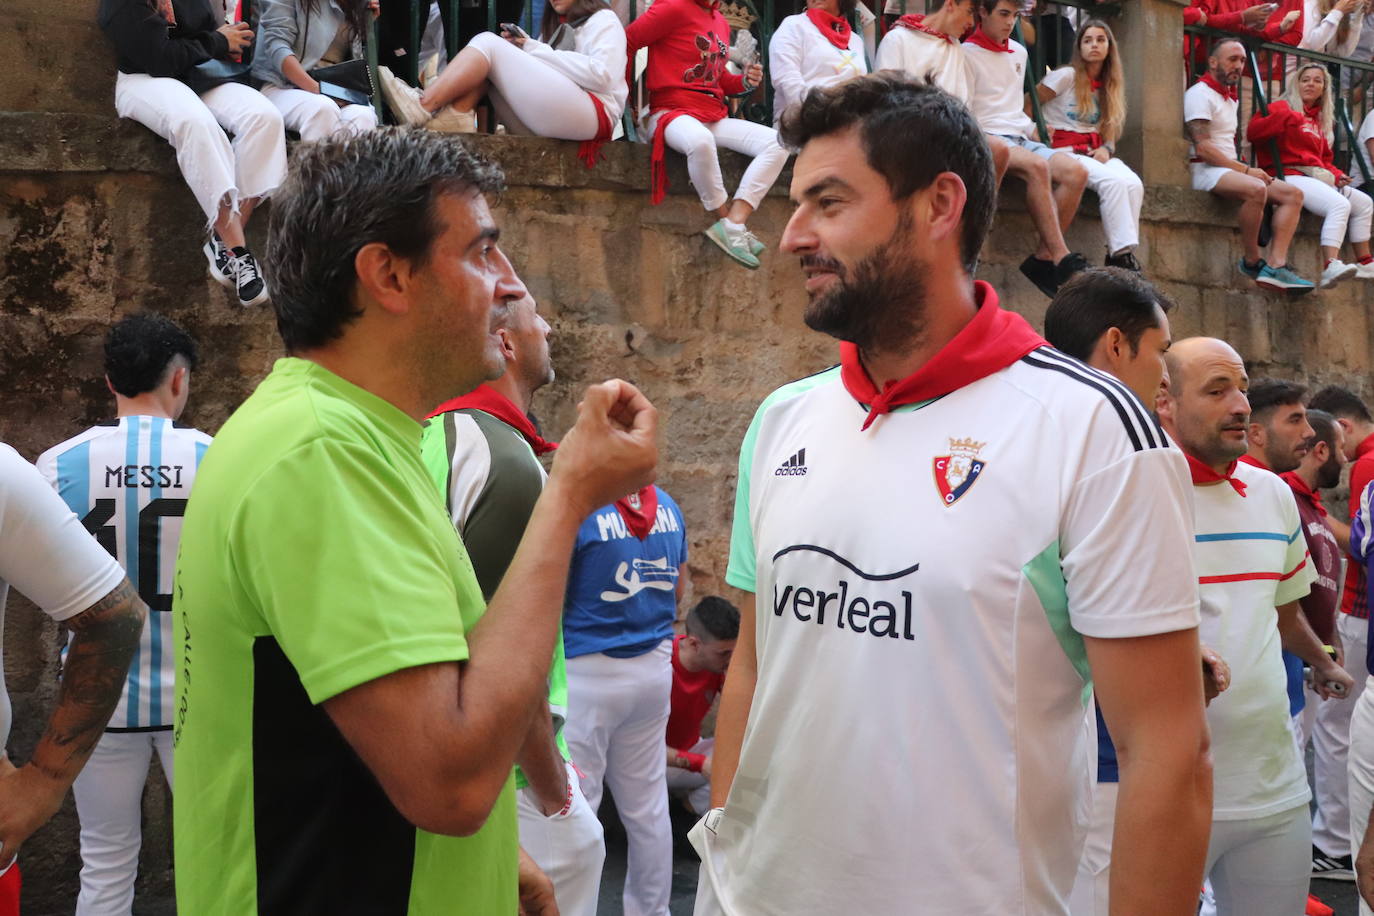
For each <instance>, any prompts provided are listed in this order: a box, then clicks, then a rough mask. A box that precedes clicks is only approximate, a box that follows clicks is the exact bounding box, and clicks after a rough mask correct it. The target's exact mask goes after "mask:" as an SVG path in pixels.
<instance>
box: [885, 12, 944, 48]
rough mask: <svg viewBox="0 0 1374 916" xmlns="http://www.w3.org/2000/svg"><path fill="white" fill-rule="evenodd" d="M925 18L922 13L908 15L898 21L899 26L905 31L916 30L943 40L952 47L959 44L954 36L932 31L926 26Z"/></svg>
mask: <svg viewBox="0 0 1374 916" xmlns="http://www.w3.org/2000/svg"><path fill="white" fill-rule="evenodd" d="M925 18H926V17H925V16H922V15H921V14H920V13H907V14H906V15H905V16H903V17H902V18H900V19H898V20H897V25H899V26H901V27H902V28H904V29H914V30H915V31H917V32H925V33H926V34H927V35H934V36H935V37H936V38H942V39H944V40H945V41H947V42H949V43H950V44H952V45H953V44H958V42H957V41H955V40H954V38H953V37H952V36H950V35H946V34H945V33H944V32H941V31H940V30H939V29H932V28H931V27H930V26H928V25H926V23H925Z"/></svg>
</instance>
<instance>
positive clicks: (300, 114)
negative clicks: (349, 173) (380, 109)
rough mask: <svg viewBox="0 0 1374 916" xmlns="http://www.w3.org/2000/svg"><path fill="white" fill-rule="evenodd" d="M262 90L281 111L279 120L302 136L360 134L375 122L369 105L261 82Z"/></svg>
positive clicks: (370, 127) (375, 117) (310, 138)
mask: <svg viewBox="0 0 1374 916" xmlns="http://www.w3.org/2000/svg"><path fill="white" fill-rule="evenodd" d="M262 94H263V96H264V97H266V99H267V101H269V102H271V103H272V104H273V105H275V106H276V107H277V111H280V112H281V120H282V124H283V125H284V126H285V127H286V129H287V130H294V131H296V132H297V133H298V134H300V135H301V139H302V140H306V141H313V140H324V139H327V138H329V137H333V136H335V135H339V136H343V135H346V134H361V133H366V132H367V131H369V130H372V129H373V128H374V127H376V126H377V112H376V110H375V109H373V108H372V106H371V105H344V106H342V107H340V105H339V103H337V102H335V101H334V100H333V99H331V98H329V97H328V96H325V95H320V94H319V93H315V92H306V91H305V90H304V89H296V88H294V87H292V88H286V87H282V86H263V87H262Z"/></svg>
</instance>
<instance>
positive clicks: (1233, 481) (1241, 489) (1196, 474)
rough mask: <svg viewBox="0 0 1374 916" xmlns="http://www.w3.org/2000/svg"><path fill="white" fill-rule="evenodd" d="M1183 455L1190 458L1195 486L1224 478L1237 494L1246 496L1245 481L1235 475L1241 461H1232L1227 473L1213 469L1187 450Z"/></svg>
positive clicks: (1189, 462) (1189, 465)
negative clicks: (1220, 472) (1219, 472)
mask: <svg viewBox="0 0 1374 916" xmlns="http://www.w3.org/2000/svg"><path fill="white" fill-rule="evenodd" d="M1183 457H1184V458H1187V459H1188V470H1189V471H1191V472H1192V474H1193V485H1194V486H1196V485H1198V484H1201V483H1217V482H1218V481H1222V480H1224V481H1226V482H1227V483H1229V484H1230V485H1231V487H1232V488H1233V489H1234V490H1235V491H1236V495H1237V496H1240V497H1242V498H1244V496H1245V481H1243V480H1241V479H1240V478H1239V477H1236V476H1235V473H1236V465H1237V464H1239V463H1240V462H1238V461H1232V462H1231V464H1230V466H1229V467H1227V468H1226V473H1225V474H1218V473H1217V472H1216V471H1214V470H1212V469H1211V468H1209V467H1208V466H1207V465H1205V464H1203V463H1202V462H1201V461H1198V460H1197V459H1196V458H1194V457H1193V456H1192V455H1190V454H1188V453H1187V452H1184V453H1183Z"/></svg>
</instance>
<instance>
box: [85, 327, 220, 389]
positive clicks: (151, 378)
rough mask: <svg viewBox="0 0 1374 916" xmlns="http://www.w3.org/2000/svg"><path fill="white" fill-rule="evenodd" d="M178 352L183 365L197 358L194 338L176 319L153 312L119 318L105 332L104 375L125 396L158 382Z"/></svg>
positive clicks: (193, 362)
mask: <svg viewBox="0 0 1374 916" xmlns="http://www.w3.org/2000/svg"><path fill="white" fill-rule="evenodd" d="M178 356H180V357H181V358H182V359H184V360H185V361H186V368H188V369H194V368H195V367H196V364H197V363H198V362H199V359H200V357H199V355H198V354H197V352H196V342H195V340H194V339H192V337H191V335H190V334H187V333H186V332H185V331H183V330H182V329H181V328H180V327H178V326H177V324H176V322H174V321H172V319H170V318H166V317H164V316H162V315H158V314H156V313H155V312H137V313H135V314H133V315H128V316H126V317H124V318H121V319H120V320H119V321H118V322H116V323H115V325H114V326H113V327H112V328H110V330H109V332H108V333H107V334H106V335H105V377H106V378H108V379H109V380H110V386H111V387H112V388H114V390H115V391H116V392H118V393H119V394H122V395H123V396H124V397H126V398H134V397H138V396H139V395H140V394H146V393H147V392H149V391H152V390H154V389H155V388H157V386H159V385H161V384H162V383H163V381H165V380H166V378H167V373H168V372H170V371H171V370H172V361H173V360H174V359H176V358H177V357H178Z"/></svg>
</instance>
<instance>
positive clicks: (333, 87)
mask: <svg viewBox="0 0 1374 916" xmlns="http://www.w3.org/2000/svg"><path fill="white" fill-rule="evenodd" d="M306 74H307V75H308V76H309V77H310V78H311V79H312V80H314V81H315V82H317V83H319V84H320V95H325V96H328V97H329V98H331V99H339V100H340V101H344V102H348V103H349V104H352V105H367V104H369V100H370V99H371V98H372V91H373V90H372V70H371V68H369V67H368V65H367V61H365V60H346V61H344V62H343V63H341V64H332V65H330V66H328V67H316V68H315V69H313V70H307V71H306Z"/></svg>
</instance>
